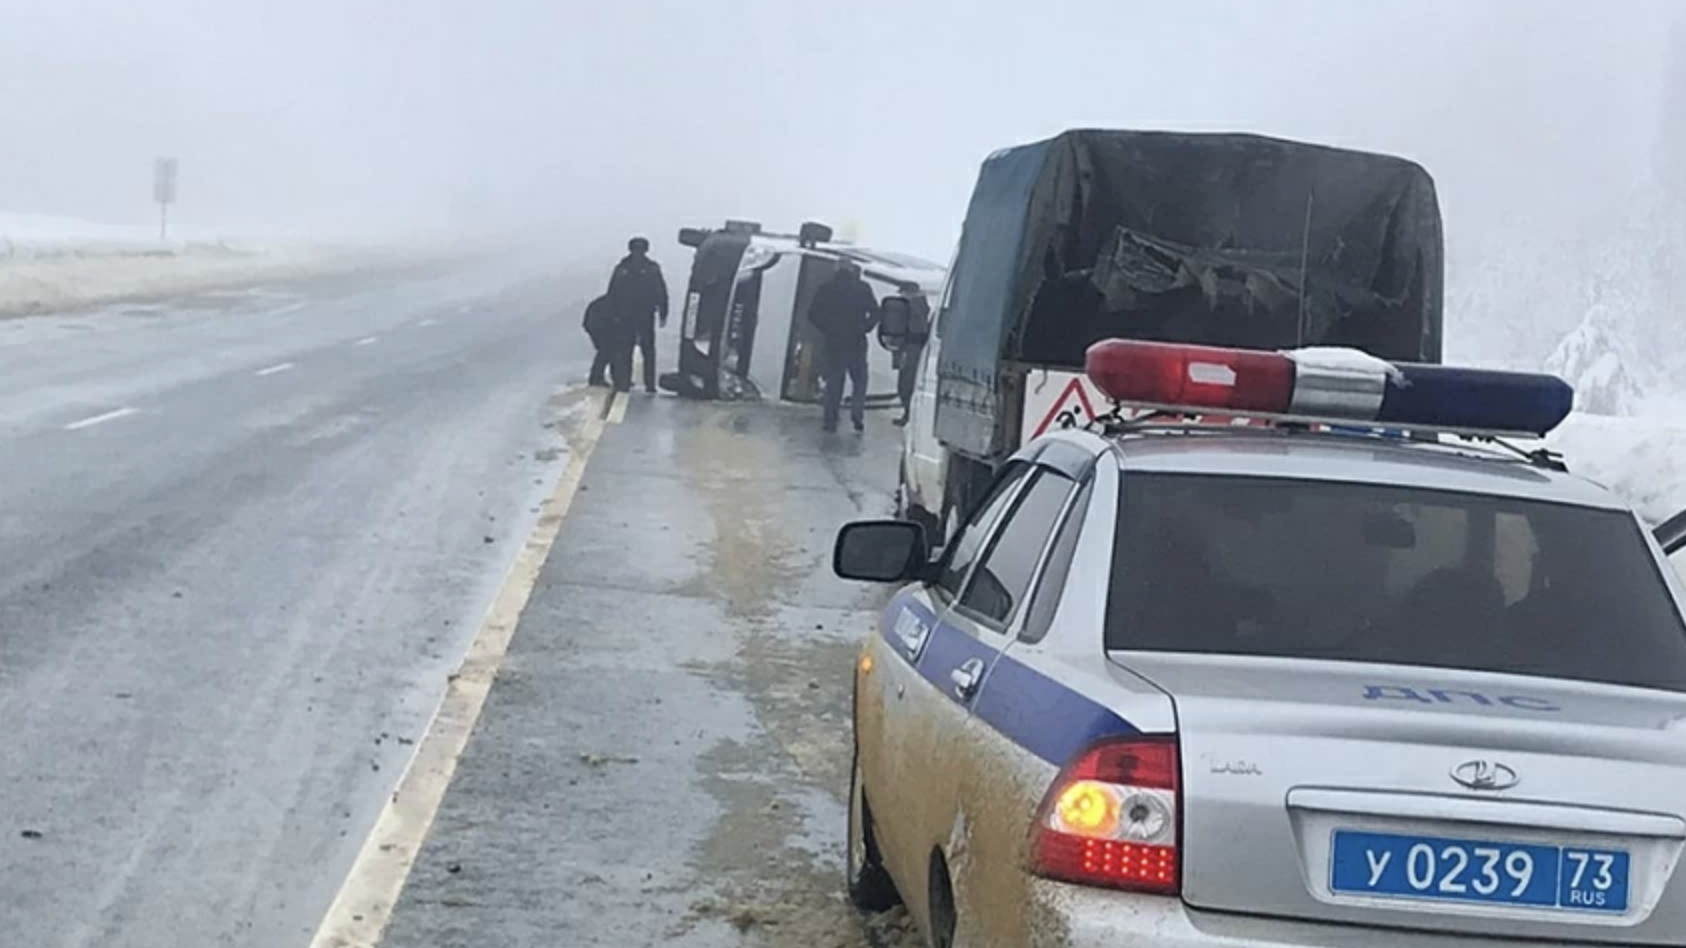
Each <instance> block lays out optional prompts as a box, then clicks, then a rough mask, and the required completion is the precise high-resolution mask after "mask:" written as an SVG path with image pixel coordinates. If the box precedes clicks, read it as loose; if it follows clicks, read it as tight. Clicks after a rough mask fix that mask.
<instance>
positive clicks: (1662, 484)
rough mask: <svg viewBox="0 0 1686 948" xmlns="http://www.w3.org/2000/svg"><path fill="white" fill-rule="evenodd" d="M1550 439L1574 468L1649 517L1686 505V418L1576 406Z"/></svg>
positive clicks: (1652, 519)
mask: <svg viewBox="0 0 1686 948" xmlns="http://www.w3.org/2000/svg"><path fill="white" fill-rule="evenodd" d="M1676 417H1686V416H1681V415H1678V414H1677V415H1676ZM1547 443H1548V445H1549V446H1550V447H1551V448H1552V449H1553V450H1556V451H1561V452H1563V456H1564V458H1563V459H1564V461H1565V462H1566V463H1567V464H1568V465H1569V470H1571V471H1573V472H1575V473H1576V474H1579V475H1581V476H1583V477H1587V478H1590V479H1592V480H1594V481H1597V482H1598V483H1600V484H1603V485H1604V486H1605V487H1608V488H1609V489H1610V490H1612V491H1614V492H1615V493H1616V494H1617V495H1619V496H1620V497H1622V498H1623V499H1624V500H1626V501H1627V502H1628V503H1630V504H1632V505H1633V506H1634V508H1635V509H1636V510H1638V511H1639V515H1640V516H1641V517H1643V518H1644V519H1645V520H1646V521H1647V522H1649V523H1652V524H1657V523H1661V522H1662V521H1664V520H1666V519H1668V518H1669V517H1671V516H1673V515H1674V514H1676V513H1679V512H1680V510H1681V509H1682V508H1686V423H1673V422H1667V421H1663V420H1662V419H1659V418H1644V417H1639V418H1618V417H1613V416H1605V415H1589V414H1582V413H1580V412H1576V413H1574V414H1572V415H1570V416H1569V418H1568V419H1567V420H1566V421H1565V422H1564V423H1563V425H1562V426H1561V427H1559V428H1558V429H1557V430H1556V431H1555V432H1553V433H1552V436H1551V438H1550V439H1549V441H1548V442H1547Z"/></svg>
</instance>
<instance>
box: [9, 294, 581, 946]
mask: <svg viewBox="0 0 1686 948" xmlns="http://www.w3.org/2000/svg"><path fill="white" fill-rule="evenodd" d="M535 272H540V271H537V270H535V269H532V268H521V267H516V266H512V265H508V264H497V265H493V264H480V265H476V266H473V267H465V268H462V269H460V270H458V271H456V272H453V273H449V274H444V275H433V276H430V277H427V278H417V279H412V280H409V281H407V282H402V283H397V284H392V285H365V286H361V287H347V286H344V285H340V286H338V287H334V288H332V289H330V288H326V287H317V288H314V289H307V290H298V289H293V290H274V291H263V290H256V291H247V292H240V293H228V294H223V295H217V296H208V297H201V298H197V299H193V300H188V301H183V302H181V303H177V304H169V305H144V306H143V305H137V306H129V307H115V308H111V309H108V310H106V311H103V312H100V313H89V314H78V315H69V316H54V317H40V318H30V319H18V320H10V321H3V322H0V459H3V467H0V722H4V727H3V729H0V893H3V898H0V944H4V945H33V946H39V948H60V946H79V945H145V946H152V945H160V946H162V945H187V944H192V945H241V946H251V948H268V946H283V945H285V946H297V945H301V944H304V943H306V942H308V940H309V937H310V932H311V931H312V930H313V929H314V927H315V925H316V924H317V922H318V921H320V918H321V914H322V912H323V910H324V909H325V908H326V906H327V904H328V902H329V901H330V900H331V899H332V897H333V894H334V891H335V890H336V888H337V887H338V885H339V883H340V881H341V879H342V878H343V876H344V874H345V871H346V869H347V867H348V866H349V865H350V863H351V861H352V858H353V857H354V855H355V853H356V850H357V847H358V845H359V844H361V842H362V840H363V837H364V836H365V835H366V833H367V831H368V828H369V825H370V824H371V823H372V822H373V820H374V817H375V813H376V811H377V809H378V807H379V806H380V805H381V804H382V802H383V801H384V800H385V799H386V797H387V795H388V794H389V793H390V791H391V788H392V786H393V785H394V783H395V782H396V781H397V779H398V776H399V773H400V771H401V770H402V768H403V766H404V763H405V761H406V760H407V759H408V757H409V755H410V753H411V751H412V750H413V747H412V746H411V745H412V742H413V741H414V740H416V739H417V738H418V737H419V736H420V734H421V732H422V731H423V730H424V729H425V727H426V725H427V721H428V719H429V716H430V715H431V713H432V711H433V709H434V707H435V705H436V703H437V701H438V698H439V695H440V693H441V692H442V690H443V688H444V686H445V678H446V675H447V674H448V673H449V672H450V671H451V670H452V668H454V667H455V665H456V663H457V662H458V661H459V660H460V659H461V657H462V654H463V650H464V648H465V646H466V644H467V642H468V640H469V639H470V637H472V635H473V634H474V630H475V627H476V625H477V623H478V622H479V620H480V618H481V615H482V613H483V612H484V611H485V609H486V607H487V604H488V603H489V602H490V600H491V598H492V595H493V593H494V591H495V590H496V588H497V585H498V583H499V581H500V579H501V578H502V576H503V573H504V572H505V570H506V569H507V567H508V564H509V562H510V560H511V558H512V557H513V555H514V553H515V550H516V548H517V546H518V545H519V540H520V538H522V537H524V536H525V535H526V534H527V532H528V531H529V529H530V527H531V525H532V521H533V519H534V515H535V514H534V512H535V510H536V509H537V506H538V504H539V501H540V499H541V498H542V497H543V496H545V494H546V493H547V491H548V489H549V488H550V486H551V485H552V484H553V483H554V481H555V479H556V476H557V474H558V472H559V471H560V469H561V465H562V464H563V463H564V462H565V461H566V450H567V449H566V444H565V440H564V433H565V429H566V427H567V421H566V420H565V419H566V416H567V410H568V408H569V406H570V404H571V403H572V404H573V405H574V407H577V408H581V409H583V408H584V407H585V403H584V402H583V401H582V400H580V399H579V398H578V397H577V393H575V394H570V393H569V392H566V391H565V390H564V389H565V385H566V384H567V383H570V382H577V381H578V380H581V379H583V378H584V375H585V369H586V365H587V363H588V361H589V357H590V352H589V349H588V348H587V346H586V342H585V338H584V335H583V333H581V331H580V329H579V323H578V313H579V305H580V303H581V301H582V299H583V297H584V296H585V295H586V294H587V293H588V292H589V291H590V289H591V287H590V285H589V284H584V283H582V282H581V281H579V280H571V281H570V280H566V279H562V278H558V277H554V276H550V277H546V276H542V275H541V276H539V277H533V276H532V274H533V273H535Z"/></svg>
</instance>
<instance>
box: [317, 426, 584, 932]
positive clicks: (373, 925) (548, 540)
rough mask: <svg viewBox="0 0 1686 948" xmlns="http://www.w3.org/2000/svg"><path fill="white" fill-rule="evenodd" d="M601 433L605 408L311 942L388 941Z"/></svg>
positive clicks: (574, 445)
mask: <svg viewBox="0 0 1686 948" xmlns="http://www.w3.org/2000/svg"><path fill="white" fill-rule="evenodd" d="M602 435H603V418H602V416H601V415H599V416H597V417H593V418H590V419H588V420H587V421H586V422H585V423H584V424H583V425H582V427H581V430H580V433H579V434H578V436H576V437H573V438H569V439H568V452H569V455H570V457H569V458H568V466H567V468H565V469H564V470H563V471H562V476H561V477H560V478H559V479H558V480H557V482H556V488H555V489H554V490H553V491H552V492H551V495H550V497H549V499H547V500H546V501H545V502H544V506H543V507H542V508H541V509H540V511H539V519H538V522H537V523H536V524H534V526H533V531H532V533H530V534H529V535H528V536H527V542H526V544H525V545H523V546H522V548H521V551H520V552H519V553H517V554H516V557H515V562H514V563H513V564H511V565H510V568H509V572H508V574H506V575H505V577H504V581H503V586H502V587H501V588H500V589H499V590H498V594H497V598H496V599H495V600H493V602H492V606H491V608H490V609H488V610H487V611H486V616H485V618H484V619H483V620H481V623H480V631H479V632H478V633H476V635H475V637H474V642H473V643H472V644H470V645H469V648H468V655H467V656H466V657H465V658H464V659H463V662H462V665H461V666H460V667H459V668H458V669H457V672H456V674H454V675H452V676H451V677H450V678H449V679H447V684H446V687H445V697H444V698H443V699H442V700H441V701H440V702H439V707H438V709H437V710H436V711H435V712H434V715H433V723H432V724H430V725H428V729H427V734H426V735H425V736H423V737H422V739H421V743H420V744H418V745H417V746H416V753H415V756H413V757H411V758H410V764H409V766H408V767H406V768H405V770H404V774H403V776H401V777H400V778H399V780H398V787H397V789H395V790H394V791H393V792H392V795H391V796H390V797H388V798H387V802H386V804H385V805H384V806H383V807H382V808H381V812H380V816H378V817H376V818H375V827H374V829H373V830H371V831H370V832H369V835H368V837H367V838H366V839H364V840H363V848H362V850H361V851H360V852H358V854H357V861H356V862H355V863H353V864H352V867H351V872H350V873H349V874H348V875H347V876H346V878H345V881H344V882H343V883H342V884H341V885H340V891H339V894H338V895H337V896H335V898H334V902H333V904H332V905H330V906H329V907H328V912H327V914H326V915H325V916H324V917H323V919H322V924H321V925H320V926H318V927H317V929H316V934H315V936H313V937H312V938H311V941H310V948H373V946H378V945H379V944H380V943H381V938H382V936H383V935H385V933H386V926H387V923H388V922H389V921H391V919H392V911H393V909H394V908H395V907H396V906H397V904H398V897H399V896H400V895H401V894H403V891H404V884H405V883H406V882H407V881H408V880H409V878H410V869H411V868H412V867H413V866H414V865H415V861H416V856H417V855H418V854H419V853H420V852H421V847H422V844H423V843H424V842H425V841H426V840H427V837H428V832H429V831H430V830H431V829H432V828H433V818H434V816H435V815H437V814H438V812H439V805H440V804H441V803H442V802H444V799H445V791H446V789H448V788H449V787H450V785H451V778H452V777H453V776H455V775H456V771H457V761H458V759H459V758H460V757H461V756H462V752H463V749H464V748H465V747H467V746H468V741H469V737H470V736H471V735H472V734H473V733H474V726H475V723H476V722H478V721H479V720H480V711H481V709H482V708H484V707H485V704H486V697H487V695H489V694H490V693H491V690H492V680H493V679H494V678H496V677H497V674H498V669H499V668H500V667H501V666H502V665H503V657H504V653H505V652H506V651H507V650H508V649H509V641H510V639H511V638H512V637H513V636H514V635H515V630H516V625H517V622H518V621H519V620H520V618H521V611H522V609H523V608H525V607H526V605H527V597H528V596H529V595H530V594H531V593H532V591H533V587H534V586H535V585H536V584H537V583H538V578H539V570H540V569H541V568H543V566H544V561H545V560H546V559H547V558H548V557H549V556H550V548H551V546H552V545H554V544H555V542H556V535H557V533H558V532H559V531H560V530H561V529H562V522H563V520H565V519H566V518H567V516H568V507H569V505H570V504H572V503H573V501H574V496H575V495H576V494H577V493H578V492H579V488H580V480H581V479H582V478H583V477H584V476H585V466H586V462H587V461H589V460H590V459H591V454H592V452H593V451H594V450H596V448H597V441H598V439H599V438H601V437H602Z"/></svg>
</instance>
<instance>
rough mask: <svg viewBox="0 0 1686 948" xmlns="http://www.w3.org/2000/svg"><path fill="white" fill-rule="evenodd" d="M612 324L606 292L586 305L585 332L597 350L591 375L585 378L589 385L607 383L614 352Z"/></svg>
mask: <svg viewBox="0 0 1686 948" xmlns="http://www.w3.org/2000/svg"><path fill="white" fill-rule="evenodd" d="M613 324H614V313H613V312H611V311H610V309H609V297H608V294H604V295H602V296H599V297H598V298H596V299H594V300H592V301H591V302H590V303H589V304H587V305H586V307H585V334H586V335H587V336H590V337H591V346H592V348H594V349H596V350H597V355H596V356H595V357H594V358H593V359H592V360H591V376H590V378H589V379H588V380H587V383H588V384H590V385H595V386H598V387H603V386H607V385H608V384H609V381H608V378H607V373H608V370H609V363H610V361H611V359H612V356H613V355H614V352H615V340H614V335H613V329H614V325H613Z"/></svg>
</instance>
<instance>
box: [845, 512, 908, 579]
mask: <svg viewBox="0 0 1686 948" xmlns="http://www.w3.org/2000/svg"><path fill="white" fill-rule="evenodd" d="M930 560H931V554H930V547H929V545H928V544H927V543H926V541H925V528H924V527H922V526H920V525H919V524H917V523H913V522H912V521H908V520H857V521H855V522H854V523H847V524H844V525H843V529H841V530H839V531H837V544H836V546H834V547H832V551H831V569H832V572H834V573H836V574H837V575H838V576H839V577H841V578H843V579H854V580H860V581H862V582H868V583H907V582H912V581H914V580H916V579H919V578H921V577H923V576H924V575H925V572H926V570H927V569H928V567H929V564H930Z"/></svg>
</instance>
